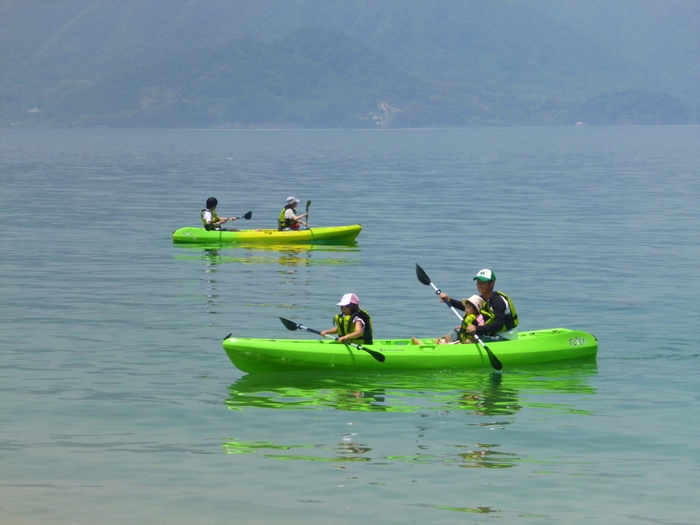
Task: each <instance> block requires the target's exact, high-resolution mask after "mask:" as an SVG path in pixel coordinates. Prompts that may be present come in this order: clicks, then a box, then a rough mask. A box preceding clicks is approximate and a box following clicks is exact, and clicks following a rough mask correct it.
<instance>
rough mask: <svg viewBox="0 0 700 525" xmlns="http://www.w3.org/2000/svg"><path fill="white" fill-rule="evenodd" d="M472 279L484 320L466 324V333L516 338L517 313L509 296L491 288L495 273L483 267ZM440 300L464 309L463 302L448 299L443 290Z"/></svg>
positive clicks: (496, 338)
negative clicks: (479, 298)
mask: <svg viewBox="0 0 700 525" xmlns="http://www.w3.org/2000/svg"><path fill="white" fill-rule="evenodd" d="M474 280H475V281H476V288H477V290H478V291H479V295H480V296H481V298H482V299H483V300H484V304H483V305H482V307H481V310H480V313H481V314H482V315H483V316H484V320H485V321H486V322H485V323H484V325H483V326H475V325H473V324H471V325H469V326H467V327H466V328H465V332H466V335H467V336H469V335H473V334H476V335H478V336H479V337H480V338H482V339H483V340H485V341H503V340H504V339H517V338H518V328H517V326H518V314H517V312H516V311H515V307H514V306H513V301H511V300H510V297H508V296H507V295H506V294H504V293H503V292H498V291H495V290H494V289H493V288H494V286H495V285H496V274H495V273H494V272H492V271H491V270H489V269H487V268H485V269H483V270H480V271H479V273H477V274H476V277H474ZM440 300H441V301H442V302H444V303H448V304H449V305H451V306H453V307H455V308H456V309H457V310H464V309H465V306H464V303H463V302H461V301H456V300H454V299H450V296H449V295H447V294H446V293H444V292H443V293H441V294H440Z"/></svg>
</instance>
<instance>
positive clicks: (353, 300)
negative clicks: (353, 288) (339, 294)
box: [336, 293, 360, 306]
mask: <svg viewBox="0 0 700 525" xmlns="http://www.w3.org/2000/svg"><path fill="white" fill-rule="evenodd" d="M351 304H360V299H359V298H358V297H357V296H356V295H355V294H354V293H346V294H345V295H344V296H343V298H342V299H341V300H340V302H339V303H338V304H336V306H348V305H351Z"/></svg>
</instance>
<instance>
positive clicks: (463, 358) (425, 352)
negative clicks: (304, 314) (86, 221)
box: [223, 328, 598, 373]
mask: <svg viewBox="0 0 700 525" xmlns="http://www.w3.org/2000/svg"><path fill="white" fill-rule="evenodd" d="M425 342H426V343H427V342H428V340H426V341H425ZM486 344H487V345H488V347H489V348H490V349H491V351H492V352H493V353H494V354H495V355H496V356H497V357H498V359H499V360H500V361H501V363H503V367H504V369H505V368H508V367H515V366H521V365H532V364H541V363H554V362H561V361H574V360H595V357H596V355H597V353H598V341H597V339H596V338H595V336H593V335H591V334H589V333H586V332H582V331H579V330H569V329H566V328H552V329H548V330H535V331H531V332H521V333H520V335H519V338H518V339H517V340H515V341H502V342H497V343H496V342H489V343H486ZM223 347H224V350H225V351H226V354H227V355H228V357H229V359H231V361H232V362H233V364H234V365H236V367H237V368H239V369H240V370H242V371H244V372H248V373H260V372H284V371H294V370H343V371H356V370H368V369H376V370H390V369H393V370H397V369H398V370H400V369H404V370H419V369H447V368H489V367H490V366H491V364H490V362H489V358H488V355H487V354H486V351H485V350H484V349H483V348H482V347H481V345H477V344H467V345H435V344H432V343H430V344H424V345H414V344H411V340H410V339H393V340H377V341H375V343H374V344H372V345H366V347H367V348H368V349H370V350H373V351H375V352H380V353H382V354H384V356H385V360H384V362H379V361H378V360H376V359H375V358H374V357H372V355H370V354H369V353H368V352H365V351H362V350H360V349H358V348H355V347H353V346H349V345H343V344H339V343H337V342H335V341H331V340H291V339H253V338H240V337H231V336H229V337H227V338H226V339H224V342H223Z"/></svg>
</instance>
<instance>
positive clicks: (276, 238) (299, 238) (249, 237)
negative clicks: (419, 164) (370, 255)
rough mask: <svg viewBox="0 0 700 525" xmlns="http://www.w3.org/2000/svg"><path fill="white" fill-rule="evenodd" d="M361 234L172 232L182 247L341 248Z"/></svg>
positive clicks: (335, 230)
mask: <svg viewBox="0 0 700 525" xmlns="http://www.w3.org/2000/svg"><path fill="white" fill-rule="evenodd" d="M360 231H362V226H361V225H360V224H352V225H350V226H328V227H325V228H310V229H307V230H289V231H278V230H239V231H227V230H209V231H207V230H205V229H204V228H180V229H179V230H176V231H174V232H173V241H175V242H176V243H181V244H228V243H241V244H247V243H250V244H280V245H283V244H296V243H325V244H341V243H347V242H351V241H354V240H355V239H356V238H357V236H358V235H360Z"/></svg>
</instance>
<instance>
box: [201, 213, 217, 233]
mask: <svg viewBox="0 0 700 525" xmlns="http://www.w3.org/2000/svg"><path fill="white" fill-rule="evenodd" d="M205 211H210V212H211V222H212V224H207V221H206V220H205V219H204V212H205ZM199 217H200V218H201V219H202V224H204V229H205V230H215V229H216V228H218V226H215V225H214V223H215V222H216V221H218V220H219V216H218V215H217V214H216V211H215V210H209V209H207V208H204V209H203V210H202V211H200V212H199Z"/></svg>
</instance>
